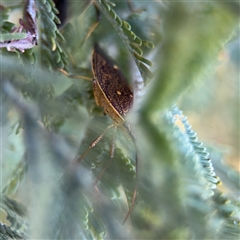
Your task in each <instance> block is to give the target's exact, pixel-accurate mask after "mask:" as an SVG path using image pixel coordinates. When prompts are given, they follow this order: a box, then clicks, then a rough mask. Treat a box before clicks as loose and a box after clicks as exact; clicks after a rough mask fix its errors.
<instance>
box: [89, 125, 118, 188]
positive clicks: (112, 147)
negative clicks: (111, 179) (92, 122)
mask: <svg viewBox="0 0 240 240" xmlns="http://www.w3.org/2000/svg"><path fill="white" fill-rule="evenodd" d="M116 130H117V126H114V131H113V138H112V143H111V149H110V160H109V161H108V162H107V164H106V165H105V167H104V168H103V169H102V171H101V172H100V174H99V175H98V177H97V179H96V181H95V182H94V186H95V189H97V187H96V185H97V183H98V181H99V180H100V179H101V177H102V175H103V173H104V172H105V171H106V169H107V168H108V167H109V165H110V164H111V162H112V160H113V157H114V150H115V136H116Z"/></svg>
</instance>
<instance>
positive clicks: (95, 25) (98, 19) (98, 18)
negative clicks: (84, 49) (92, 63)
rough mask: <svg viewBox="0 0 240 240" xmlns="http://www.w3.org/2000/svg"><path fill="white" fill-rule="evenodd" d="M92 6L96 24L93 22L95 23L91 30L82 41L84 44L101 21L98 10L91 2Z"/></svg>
mask: <svg viewBox="0 0 240 240" xmlns="http://www.w3.org/2000/svg"><path fill="white" fill-rule="evenodd" d="M93 5H94V7H95V10H96V15H97V22H95V23H94V24H93V25H92V26H91V28H90V29H89V31H88V34H87V36H86V37H85V39H84V41H83V42H85V41H86V40H87V39H88V38H89V37H90V36H91V34H92V33H93V32H94V30H95V29H96V27H97V26H98V24H99V22H100V20H101V13H100V10H99V8H98V7H97V5H96V4H95V3H94V1H93Z"/></svg>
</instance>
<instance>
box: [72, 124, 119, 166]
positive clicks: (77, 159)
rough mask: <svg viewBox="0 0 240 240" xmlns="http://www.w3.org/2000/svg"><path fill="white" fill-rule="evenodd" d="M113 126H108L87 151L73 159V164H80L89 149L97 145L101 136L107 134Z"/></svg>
mask: <svg viewBox="0 0 240 240" xmlns="http://www.w3.org/2000/svg"><path fill="white" fill-rule="evenodd" d="M113 126H115V125H114V124H111V125H109V126H108V127H107V128H106V129H105V130H104V131H103V132H102V133H101V134H100V135H99V136H98V137H97V138H96V139H95V140H94V141H93V142H92V143H91V144H90V145H89V146H88V148H87V150H86V151H85V152H84V153H83V154H82V155H81V156H80V157H79V158H75V160H74V162H78V163H79V162H81V161H82V159H83V158H84V157H85V156H86V155H87V153H88V152H89V151H90V149H91V148H93V147H95V146H96V145H97V143H98V142H99V141H100V140H101V139H102V138H103V136H104V135H105V134H106V133H107V131H108V130H109V129H110V128H112V127H113Z"/></svg>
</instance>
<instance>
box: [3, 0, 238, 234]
mask: <svg viewBox="0 0 240 240" xmlns="http://www.w3.org/2000/svg"><path fill="white" fill-rule="evenodd" d="M37 3H38V5H37V6H38V8H37V11H38V13H39V18H38V20H39V24H40V25H39V26H40V29H41V31H40V33H39V39H40V42H39V45H38V46H36V47H34V48H33V49H32V52H33V53H34V55H35V60H36V61H30V62H29V59H28V60H27V59H26V58H25V53H20V54H18V56H19V58H16V55H15V54H12V53H11V52H7V51H5V50H2V52H1V74H2V75H1V95H2V97H1V107H2V108H1V111H2V118H1V119H2V129H1V131H2V132H1V134H2V139H3V140H4V141H2V144H3V147H2V149H3V154H2V165H1V168H2V170H1V173H2V176H1V177H2V184H1V186H0V187H1V199H0V202H1V205H0V206H1V209H2V211H1V212H3V213H4V214H2V215H1V225H0V238H1V239H10V238H11V239H123V238H124V239H140V238H141V239H143V238H144V239H221V238H224V239H236V238H237V236H238V235H239V217H238V215H237V214H238V211H239V202H238V200H236V199H234V198H233V197H232V196H231V195H230V194H227V193H225V194H223V193H221V191H220V189H219V182H220V180H219V179H218V177H217V175H219V176H220V177H221V181H222V182H223V184H224V182H225V180H226V179H227V175H228V174H229V173H232V175H231V176H230V177H229V178H228V179H227V181H228V184H227V187H228V188H229V190H231V189H232V187H234V189H235V191H237V190H239V186H238V182H237V181H238V173H237V172H236V171H234V170H232V169H231V168H230V167H229V166H228V165H222V164H219V162H217V161H216V160H215V159H214V158H213V156H212V154H211V151H209V150H207V148H206V147H204V146H203V144H202V143H201V142H200V140H198V135H197V133H196V132H194V131H193V130H192V127H191V125H190V123H189V122H190V121H189V122H188V120H187V117H185V116H184V115H183V113H182V111H181V110H179V109H178V108H177V107H172V108H171V106H172V105H173V104H175V103H176V100H177V99H179V97H180V96H182V97H184V95H183V93H185V92H186V91H187V90H188V93H189V94H190V92H191V91H190V90H191V89H190V88H189V86H191V85H193V83H195V84H196V83H197V81H196V79H197V80H198V81H200V80H202V82H203V81H204V80H205V77H204V78H203V77H202V72H206V71H205V70H206V68H208V69H209V68H210V66H212V65H211V64H212V61H213V59H214V58H215V56H216V53H217V50H218V49H219V46H220V45H221V43H225V42H226V40H228V39H229V36H230V35H231V34H232V31H233V30H234V29H235V28H236V26H237V24H238V21H237V19H238V18H237V17H236V15H235V13H234V11H233V12H232V11H231V8H226V7H223V6H229V5H228V4H227V3H224V4H226V5H223V3H218V2H214V3H213V2H211V3H210V2H206V3H205V4H203V3H201V4H197V3H196V5H191V7H189V3H183V2H181V3H180V2H178V3H176V2H169V3H165V8H164V9H163V8H162V5H160V4H159V2H157V1H156V2H151V4H150V3H149V4H148V6H143V5H144V4H145V3H143V2H139V1H136V5H137V6H136V7H137V8H138V9H141V8H142V7H146V8H145V9H146V11H147V14H145V13H144V12H141V13H138V16H137V17H136V19H135V20H136V22H139V25H142V26H144V25H145V22H146V23H153V25H154V24H156V23H155V22H154V21H153V22H151V21H149V16H150V18H152V17H153V19H155V18H156V19H157V20H159V21H157V23H159V22H161V23H162V24H163V25H164V27H163V28H162V26H161V29H160V27H159V26H157V27H156V26H155V27H154V28H153V29H155V30H156V34H155V36H160V34H161V33H162V29H164V31H163V45H161V44H162V42H161V41H162V39H160V38H159V37H158V38H157V39H156V41H154V44H155V45H157V50H156V52H154V53H155V58H154V60H153V61H152V62H153V63H154V64H155V68H157V69H158V70H157V71H156V72H155V75H154V78H152V80H151V83H150V85H149V87H147V88H146V95H145V96H143V98H142V100H141V102H137V104H138V106H137V107H138V108H137V109H138V110H135V108H133V111H132V112H131V114H130V115H129V116H128V119H127V120H129V124H132V125H133V128H135V135H136V142H135V143H132V139H129V136H128V135H127V134H125V132H124V131H123V130H122V129H121V128H118V130H117V133H116V139H115V140H116V141H115V145H114V146H115V154H114V158H113V159H112V161H111V163H110V164H109V161H110V159H111V157H110V150H111V145H112V144H113V140H112V139H113V134H112V132H111V131H109V132H108V133H107V134H106V135H105V136H104V137H103V138H102V140H101V141H100V142H99V143H98V144H97V145H96V146H94V147H93V148H91V150H90V151H89V152H88V154H87V155H86V156H85V157H84V159H82V161H81V162H80V163H75V162H74V159H75V158H76V156H79V155H81V154H82V153H83V152H84V151H85V150H86V149H87V148H88V147H89V144H91V143H92V142H93V140H94V139H96V138H97V137H98V136H99V135H100V134H101V133H102V132H103V130H104V129H106V127H107V126H109V125H110V124H111V123H112V121H111V119H110V118H109V117H108V116H104V115H103V114H102V110H101V109H99V108H98V107H97V106H96V104H95V101H94V96H93V90H92V84H91V82H87V81H82V80H80V79H79V80H72V79H69V78H68V77H66V76H64V75H62V74H60V73H59V72H56V71H54V70H55V69H56V68H63V69H66V66H67V64H68V65H69V66H71V67H72V68H73V69H74V67H75V70H76V69H78V70H79V69H80V70H79V71H80V72H81V73H82V75H84V76H87V77H91V75H92V73H91V69H90V59H91V54H90V52H91V50H92V42H98V43H99V44H100V45H104V43H103V42H102V40H104V41H106V43H107V44H108V43H109V44H110V43H111V42H112V41H113V39H114V41H115V40H116V42H114V43H112V44H113V45H114V48H113V52H114V49H115V50H116V48H117V49H118V53H119V56H118V60H119V66H121V65H123V66H124V65H125V66H126V65H127V66H128V63H129V62H127V61H125V60H126V52H128V51H129V52H130V53H131V56H132V58H133V60H134V61H135V62H136V63H137V64H136V65H137V66H138V68H137V70H139V71H140V72H142V74H143V77H144V80H147V78H148V77H149V75H151V74H150V73H149V72H148V69H149V68H148V67H147V66H146V65H148V66H149V67H150V65H151V64H150V62H149V61H148V60H147V59H146V58H143V57H142V52H143V50H144V47H143V46H147V47H150V48H151V47H152V45H151V44H150V43H148V42H147V41H143V40H142V39H141V38H142V37H141V38H140V37H138V36H145V35H144V34H142V33H143V32H144V31H145V30H144V28H143V29H141V28H140V29H138V31H137V30H136V29H134V24H131V25H132V29H134V30H131V27H130V24H129V23H128V22H127V20H126V19H127V18H126V19H125V16H126V15H128V14H126V15H125V16H124V14H123V16H122V17H121V18H120V17H119V16H121V13H122V12H125V11H126V12H127V11H129V9H128V8H127V4H126V3H125V2H118V1H116V5H115V7H114V5H113V4H112V3H110V2H109V1H105V0H104V1H94V4H95V5H96V6H97V8H98V10H99V11H100V12H101V13H103V15H105V16H106V18H103V19H102V20H103V23H106V20H107V23H110V24H112V26H113V27H114V28H111V29H110V28H109V29H108V28H106V27H105V26H102V28H99V27H98V28H97V29H96V32H92V36H91V37H89V38H86V36H87V32H88V31H87V30H88V27H89V26H91V25H92V21H93V20H95V19H96V14H95V8H94V6H93V5H92V4H90V1H86V2H84V4H83V5H82V6H84V11H80V12H79V13H78V14H76V12H75V13H74V15H70V16H68V18H67V22H66V23H65V25H64V26H62V28H61V33H62V35H63V36H64V39H66V42H61V41H62V40H63V39H62V37H61V34H60V32H59V30H58V29H57V27H56V23H57V22H58V20H57V18H56V13H57V10H56V9H55V6H54V4H53V2H52V1H50V0H45V1H37ZM141 4H143V5H141ZM87 7H88V8H87ZM7 9H8V8H6V9H5V8H4V9H3V10H1V11H3V12H2V13H3V14H2V15H1V16H2V19H1V22H0V24H1V26H2V29H5V30H6V31H5V33H8V32H10V29H11V27H10V28H9V31H8V30H7V29H8V26H9V23H8V22H7V21H8V15H7V14H8V11H7ZM113 9H114V10H113ZM117 13H118V14H117ZM128 13H129V12H128ZM135 16H136V15H135ZM141 17H144V18H143V19H145V20H144V21H142V20H141V19H142V18H141ZM128 19H129V18H128ZM160 19H161V20H162V21H160ZM186 19H187V20H186ZM104 21H105V22H104ZM100 24H101V22H100ZM110 24H109V25H110ZM10 25H11V24H10ZM109 25H107V26H109ZM112 29H114V31H112ZM102 31H104V32H103V33H102ZM116 33H118V36H120V38H119V37H118V38H116V36H115V35H116ZM137 33H138V34H137ZM96 36H97V38H94V37H96ZM119 39H120V40H119ZM149 39H150V37H149ZM160 42H161V44H160ZM118 43H119V46H118ZM120 43H124V47H123V46H121V44H120ZM60 44H61V46H60ZM110 47H111V46H110V45H109V49H110ZM110 53H112V52H111V51H110ZM65 54H67V55H68V58H66V55H65ZM112 55H113V56H111V57H112V58H114V54H112ZM25 60H26V61H25ZM42 66H44V67H42ZM143 66H144V67H143ZM206 66H207V67H206ZM46 67H47V68H48V69H46ZM128 68H129V66H128ZM130 70H131V69H130ZM130 70H129V71H130ZM126 72H127V71H126ZM146 76H148V77H146ZM145 77H146V78H145ZM112 81H114V79H112ZM145 82H147V81H145ZM196 86H198V85H197V84H196ZM203 95H204V92H203V93H202V94H199V95H196V96H194V98H196V99H198V101H199V102H201V99H202V96H203ZM213 99H214V98H213ZM213 99H211V101H213ZM187 105H188V104H186V108H187ZM206 106H207V104H206ZM216 111H217V110H216ZM194 112H195V114H196V115H197V114H200V113H199V112H198V109H197V108H195V109H194ZM215 121H216V120H215ZM217 121H218V120H217ZM193 125H194V124H193ZM9 129H10V131H9ZM203 131H204V130H203ZM135 146H136V148H137V149H135ZM136 151H137V153H138V156H139V172H138V179H136V167H135V159H136ZM211 158H212V159H213V161H212V160H211ZM107 165H108V167H107V168H106V166H107ZM103 169H105V171H104V173H103V174H102V170H103ZM101 174H102V175H101ZM222 176H223V177H222ZM225 177H226V178H225ZM136 181H137V182H136ZM136 183H137V185H138V188H137V197H136V200H135V202H134V206H133V210H132V212H131V214H130V216H129V218H128V219H127V221H126V222H125V224H124V225H122V222H123V220H124V219H125V217H126V215H127V213H128V211H129V206H130V202H131V199H132V195H133V192H134V189H135V184H136ZM14 199H18V201H16V200H14ZM20 202H21V203H22V204H23V205H24V206H25V207H23V206H22V204H20ZM26 208H27V209H26Z"/></svg>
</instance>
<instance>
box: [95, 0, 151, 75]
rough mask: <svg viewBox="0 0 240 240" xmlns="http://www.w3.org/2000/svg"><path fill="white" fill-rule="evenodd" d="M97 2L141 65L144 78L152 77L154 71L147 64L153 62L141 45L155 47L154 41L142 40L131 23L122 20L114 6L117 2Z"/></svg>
mask: <svg viewBox="0 0 240 240" xmlns="http://www.w3.org/2000/svg"><path fill="white" fill-rule="evenodd" d="M95 4H96V5H97V7H98V8H100V9H101V12H103V13H104V15H105V16H106V17H107V19H108V20H109V21H110V22H111V24H112V25H113V27H114V28H115V29H116V31H117V33H118V34H119V36H120V38H121V40H122V41H123V42H124V44H125V45H126V47H127V48H128V50H129V51H130V53H131V55H132V57H133V59H134V60H135V63H136V64H137V66H138V67H139V70H140V72H141V73H142V76H143V79H147V78H152V73H151V71H150V70H149V68H148V67H147V66H146V65H148V66H152V63H151V61H149V60H148V59H146V58H144V57H143V56H142V54H143V51H142V49H141V47H142V46H145V47H147V48H154V45H153V43H151V42H149V41H146V40H142V39H141V38H140V37H138V36H137V35H136V34H135V33H134V32H133V31H132V30H131V26H130V24H129V23H128V22H126V21H125V20H122V19H121V18H120V17H119V16H118V15H117V14H116V12H115V11H114V10H113V6H115V4H113V3H111V2H109V1H105V0H100V1H95Z"/></svg>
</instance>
